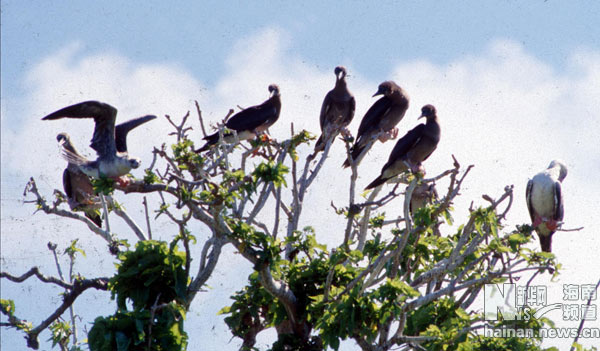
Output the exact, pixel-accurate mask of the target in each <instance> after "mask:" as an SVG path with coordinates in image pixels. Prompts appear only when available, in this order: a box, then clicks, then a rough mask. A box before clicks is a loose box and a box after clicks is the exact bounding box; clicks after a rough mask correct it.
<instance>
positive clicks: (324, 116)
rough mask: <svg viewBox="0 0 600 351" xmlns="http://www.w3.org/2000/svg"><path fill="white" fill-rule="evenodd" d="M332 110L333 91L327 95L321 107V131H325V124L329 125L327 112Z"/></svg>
mask: <svg viewBox="0 0 600 351" xmlns="http://www.w3.org/2000/svg"><path fill="white" fill-rule="evenodd" d="M329 110H331V91H330V92H328V93H327V95H325V98H324V99H323V105H321V116H320V117H319V122H320V124H321V130H325V124H327V122H328V121H327V120H326V119H327V112H329Z"/></svg>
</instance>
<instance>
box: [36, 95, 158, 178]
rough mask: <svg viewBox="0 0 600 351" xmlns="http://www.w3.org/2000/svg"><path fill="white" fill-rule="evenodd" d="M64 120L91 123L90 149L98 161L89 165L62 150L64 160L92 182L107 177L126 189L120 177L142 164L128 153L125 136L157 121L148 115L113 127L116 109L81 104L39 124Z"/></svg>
mask: <svg viewBox="0 0 600 351" xmlns="http://www.w3.org/2000/svg"><path fill="white" fill-rule="evenodd" d="M64 117H67V118H93V119H94V123H95V127H94V135H93V137H92V140H91V144H90V146H91V147H92V149H94V150H96V153H97V155H98V157H97V159H96V160H95V161H90V160H88V159H87V158H85V157H83V156H82V155H80V154H78V153H73V152H71V151H70V150H68V149H65V148H63V157H64V158H65V159H66V160H67V161H68V162H70V163H72V164H75V165H77V166H78V167H79V169H80V170H81V171H82V172H83V173H85V174H86V175H88V176H90V177H92V178H96V179H98V178H101V177H109V178H112V179H115V180H116V181H118V182H119V183H121V184H122V185H125V184H126V183H127V180H126V179H121V178H120V177H121V176H124V175H126V174H128V173H129V172H130V171H131V169H135V168H138V167H139V166H140V164H141V162H142V161H141V160H140V159H139V158H137V157H132V156H130V155H129V153H128V152H127V134H128V133H129V132H130V131H131V130H132V129H133V128H136V127H138V126H139V125H141V124H143V123H146V122H148V121H150V120H153V119H155V118H156V116H154V115H147V116H143V117H138V118H134V119H131V120H129V121H127V122H124V123H121V124H119V125H118V126H116V127H115V120H116V118H117V109H116V108H114V107H113V106H111V105H109V104H107V103H103V102H100V101H84V102H80V103H78V104H75V105H71V106H68V107H65V108H63V109H60V110H58V111H56V112H53V113H51V114H49V115H47V116H46V117H44V118H42V120H56V119H61V118H64Z"/></svg>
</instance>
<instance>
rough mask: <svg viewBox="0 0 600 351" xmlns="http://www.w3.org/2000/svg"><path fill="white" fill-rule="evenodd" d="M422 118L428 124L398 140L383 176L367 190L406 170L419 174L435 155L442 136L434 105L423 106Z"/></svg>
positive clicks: (384, 168) (382, 172)
mask: <svg viewBox="0 0 600 351" xmlns="http://www.w3.org/2000/svg"><path fill="white" fill-rule="evenodd" d="M422 117H425V118H426V119H427V122H426V123H425V124H423V123H421V124H419V125H418V126H416V127H415V128H413V129H411V130H410V131H409V132H408V133H406V135H405V136H403V137H402V138H401V139H400V140H398V142H397V143H396V146H394V149H393V150H392V153H391V154H390V158H389V159H388V161H387V163H386V164H385V166H383V168H382V169H381V175H379V177H377V178H376V179H375V180H374V181H373V182H371V184H369V185H368V186H367V187H366V189H372V188H374V187H376V186H379V185H381V184H383V183H385V182H386V181H388V180H389V179H392V178H394V177H395V176H397V175H398V174H400V173H402V172H404V171H406V170H410V171H412V172H417V171H418V170H419V169H420V167H421V162H423V161H425V160H426V159H427V158H428V157H429V156H430V155H431V153H433V151H434V150H435V149H436V147H437V144H438V142H439V141H440V135H441V130H440V124H439V123H438V118H437V114H436V110H435V107H433V105H425V106H423V108H422V109H421V116H420V117H419V118H422Z"/></svg>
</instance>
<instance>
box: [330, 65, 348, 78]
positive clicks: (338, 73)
mask: <svg viewBox="0 0 600 351" xmlns="http://www.w3.org/2000/svg"><path fill="white" fill-rule="evenodd" d="M333 72H334V73H335V77H336V78H337V79H344V78H345V77H346V67H344V66H337V67H336V68H335V69H334V70H333Z"/></svg>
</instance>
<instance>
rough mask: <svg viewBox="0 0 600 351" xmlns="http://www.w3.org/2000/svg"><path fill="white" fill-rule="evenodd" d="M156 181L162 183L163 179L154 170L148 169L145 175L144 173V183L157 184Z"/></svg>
mask: <svg viewBox="0 0 600 351" xmlns="http://www.w3.org/2000/svg"><path fill="white" fill-rule="evenodd" d="M156 183H162V181H161V180H160V177H159V176H158V175H156V173H154V172H152V170H151V169H146V170H145V175H144V184H156Z"/></svg>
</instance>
